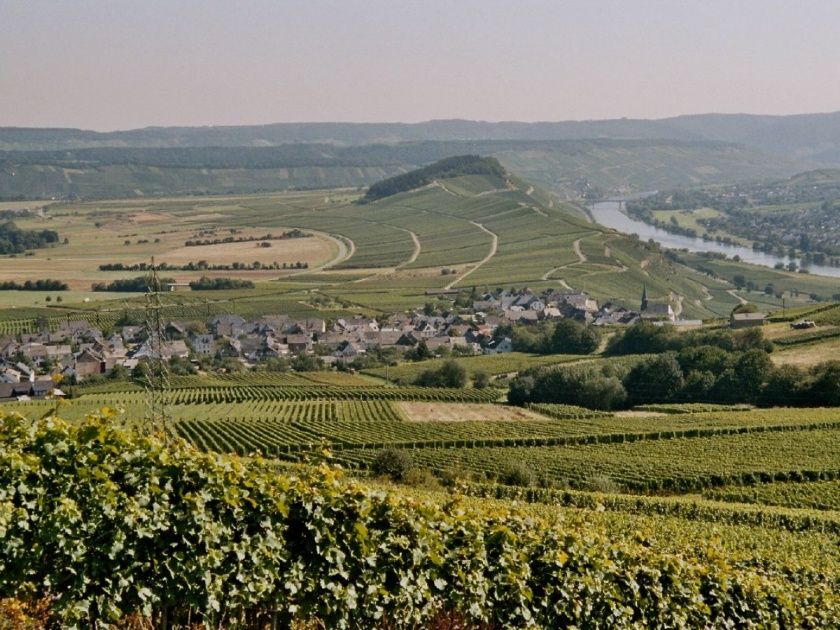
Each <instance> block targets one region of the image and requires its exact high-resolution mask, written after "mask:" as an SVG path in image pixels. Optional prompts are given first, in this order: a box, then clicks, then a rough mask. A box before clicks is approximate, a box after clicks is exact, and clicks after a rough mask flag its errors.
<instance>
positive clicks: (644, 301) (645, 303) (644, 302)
mask: <svg viewBox="0 0 840 630" xmlns="http://www.w3.org/2000/svg"><path fill="white" fill-rule="evenodd" d="M647 307H648V297H647V285H645V284H642V308H641V310H642V311H646V310H647Z"/></svg>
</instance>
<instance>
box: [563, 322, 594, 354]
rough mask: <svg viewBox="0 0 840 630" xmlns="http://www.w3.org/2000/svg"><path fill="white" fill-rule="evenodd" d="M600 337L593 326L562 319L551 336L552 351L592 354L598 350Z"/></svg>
mask: <svg viewBox="0 0 840 630" xmlns="http://www.w3.org/2000/svg"><path fill="white" fill-rule="evenodd" d="M599 341H600V335H599V334H598V332H597V331H596V330H595V329H594V328H592V327H591V326H584V325H583V324H581V323H579V322H576V321H574V320H572V319H561V320H560V321H559V322H557V324H556V325H555V327H554V333H553V334H552V336H551V349H552V351H553V352H556V353H558V354H591V353H593V352H595V350H597V349H598V343H599Z"/></svg>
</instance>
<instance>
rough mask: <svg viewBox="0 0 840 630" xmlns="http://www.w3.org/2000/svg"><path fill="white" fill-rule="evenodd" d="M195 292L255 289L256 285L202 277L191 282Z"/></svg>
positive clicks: (230, 279) (242, 281) (231, 279)
mask: <svg viewBox="0 0 840 630" xmlns="http://www.w3.org/2000/svg"><path fill="white" fill-rule="evenodd" d="M190 288H191V289H192V290H193V291H219V290H222V289H253V288H254V283H253V282H251V281H250V280H240V279H239V278H208V277H207V276H201V278H199V279H198V280H195V281H193V282H190Z"/></svg>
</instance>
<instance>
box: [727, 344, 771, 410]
mask: <svg viewBox="0 0 840 630" xmlns="http://www.w3.org/2000/svg"><path fill="white" fill-rule="evenodd" d="M734 371H735V378H736V379H737V383H738V387H739V390H740V392H741V395H742V400H743V401H745V402H755V401H756V400H757V399H758V395H759V393H760V392H761V389H762V387H763V386H764V383H765V382H767V381H768V380H769V378H770V376H771V374H772V373H773V363H772V361H770V357H769V356H768V355H767V353H766V352H764V351H763V350H748V351H747V352H745V353H744V354H742V355H741V357H740V358H739V359H738V360H737V362H736V363H735V366H734Z"/></svg>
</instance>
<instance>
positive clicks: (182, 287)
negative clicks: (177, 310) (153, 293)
mask: <svg viewBox="0 0 840 630" xmlns="http://www.w3.org/2000/svg"><path fill="white" fill-rule="evenodd" d="M166 290H167V291H177V292H182V291H192V287H191V286H190V283H189V282H170V283H168V284H167V285H166Z"/></svg>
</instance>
